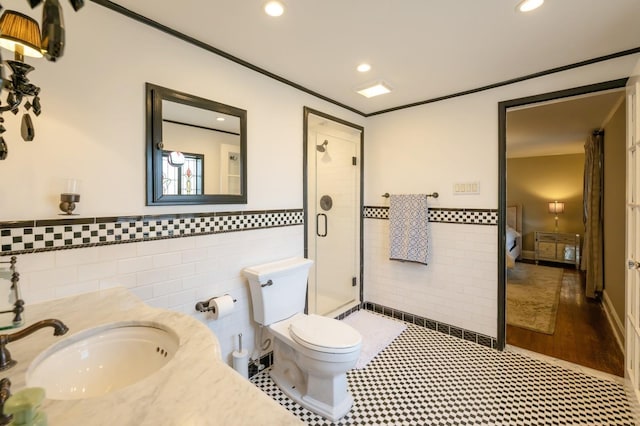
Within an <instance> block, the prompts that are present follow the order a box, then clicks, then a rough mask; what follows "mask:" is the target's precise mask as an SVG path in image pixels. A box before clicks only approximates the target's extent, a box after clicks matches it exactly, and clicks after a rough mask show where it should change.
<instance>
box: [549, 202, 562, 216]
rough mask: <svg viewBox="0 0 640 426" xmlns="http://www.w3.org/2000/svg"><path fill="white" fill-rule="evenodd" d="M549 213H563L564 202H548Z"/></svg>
mask: <svg viewBox="0 0 640 426" xmlns="http://www.w3.org/2000/svg"><path fill="white" fill-rule="evenodd" d="M549 213H553V214H558V213H564V203H560V202H558V201H552V202H550V203H549Z"/></svg>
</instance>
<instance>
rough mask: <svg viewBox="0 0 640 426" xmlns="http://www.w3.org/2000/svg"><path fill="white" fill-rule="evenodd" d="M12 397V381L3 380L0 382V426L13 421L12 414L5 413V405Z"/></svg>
mask: <svg viewBox="0 0 640 426" xmlns="http://www.w3.org/2000/svg"><path fill="white" fill-rule="evenodd" d="M10 396H11V380H9V379H8V378H6V377H5V378H3V379H1V380H0V425H8V424H9V423H10V422H11V420H13V415H12V414H5V413H4V404H5V403H6V402H7V399H9V397H10Z"/></svg>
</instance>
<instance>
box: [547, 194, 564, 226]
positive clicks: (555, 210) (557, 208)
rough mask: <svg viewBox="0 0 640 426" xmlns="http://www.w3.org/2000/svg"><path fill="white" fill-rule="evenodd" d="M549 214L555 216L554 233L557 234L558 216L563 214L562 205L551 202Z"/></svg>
mask: <svg viewBox="0 0 640 426" xmlns="http://www.w3.org/2000/svg"><path fill="white" fill-rule="evenodd" d="M549 213H552V214H555V215H556V217H555V219H556V228H555V231H554V232H558V215H559V214H562V213H564V203H561V202H558V201H552V202H550V203H549Z"/></svg>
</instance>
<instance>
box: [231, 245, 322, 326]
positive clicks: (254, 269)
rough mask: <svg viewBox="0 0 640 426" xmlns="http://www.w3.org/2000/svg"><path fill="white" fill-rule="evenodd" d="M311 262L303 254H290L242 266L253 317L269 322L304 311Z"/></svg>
mask: <svg viewBox="0 0 640 426" xmlns="http://www.w3.org/2000/svg"><path fill="white" fill-rule="evenodd" d="M312 264H313V261H312V260H309V259H305V258H304V257H291V258H288V259H282V260H278V261H276V262H271V263H264V264H262V265H256V266H250V267H248V268H245V269H243V271H242V273H243V274H244V276H245V277H247V279H248V280H249V290H250V291H251V302H252V304H253V319H254V320H255V321H256V322H257V323H259V324H262V325H270V324H273V323H274V322H278V321H281V320H283V319H286V318H289V317H290V316H292V315H295V314H297V313H299V312H304V306H305V302H306V300H307V278H308V277H309V268H310V267H311V265H312ZM269 281H270V282H269Z"/></svg>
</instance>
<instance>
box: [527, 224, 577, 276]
mask: <svg viewBox="0 0 640 426" xmlns="http://www.w3.org/2000/svg"><path fill="white" fill-rule="evenodd" d="M535 238H536V242H535V260H536V263H538V261H540V260H545V261H548V262H560V263H569V264H572V265H575V267H576V269H579V268H580V234H563V233H560V232H542V231H536V232H535Z"/></svg>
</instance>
